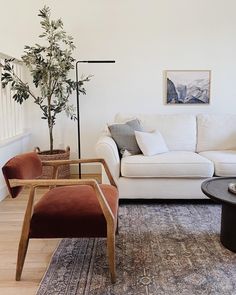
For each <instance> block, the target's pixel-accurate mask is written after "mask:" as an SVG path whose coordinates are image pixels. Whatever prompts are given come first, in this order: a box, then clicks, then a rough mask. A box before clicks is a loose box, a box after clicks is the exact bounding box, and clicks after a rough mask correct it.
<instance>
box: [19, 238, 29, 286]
mask: <svg viewBox="0 0 236 295" xmlns="http://www.w3.org/2000/svg"><path fill="white" fill-rule="evenodd" d="M28 244H29V238H25V237H23V236H22V237H21V239H20V243H19V247H18V257H17V265H16V281H20V279H21V274H22V270H23V266H24V262H25V256H26V252H27V249H28Z"/></svg>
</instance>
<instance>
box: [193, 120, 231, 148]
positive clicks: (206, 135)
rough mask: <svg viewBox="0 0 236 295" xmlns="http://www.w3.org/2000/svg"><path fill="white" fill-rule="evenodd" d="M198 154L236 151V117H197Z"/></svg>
mask: <svg viewBox="0 0 236 295" xmlns="http://www.w3.org/2000/svg"><path fill="white" fill-rule="evenodd" d="M197 131H198V132H197V134H198V135H197V152H203V151H217V150H234V149H236V115H229V114H227V115H215V114H214V115H212V114H200V115H198V116H197Z"/></svg>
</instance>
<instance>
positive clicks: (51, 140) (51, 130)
mask: <svg viewBox="0 0 236 295" xmlns="http://www.w3.org/2000/svg"><path fill="white" fill-rule="evenodd" d="M52 132H53V126H51V127H49V138H50V154H52V151H53V134H52Z"/></svg>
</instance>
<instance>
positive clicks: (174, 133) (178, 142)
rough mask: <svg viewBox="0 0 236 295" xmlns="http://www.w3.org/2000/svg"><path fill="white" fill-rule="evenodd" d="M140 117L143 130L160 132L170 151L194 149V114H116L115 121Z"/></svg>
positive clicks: (119, 121)
mask: <svg viewBox="0 0 236 295" xmlns="http://www.w3.org/2000/svg"><path fill="white" fill-rule="evenodd" d="M134 117H136V118H138V119H140V121H141V123H142V126H143V128H144V131H147V132H153V131H154V130H158V131H160V132H161V134H162V136H163V138H164V140H165V142H166V145H167V147H168V149H169V150H170V151H192V152H195V150H196V116H194V115H188V114H187V115H186V114H171V115H160V114H133V115H132V114H121V113H119V114H117V115H116V116H115V122H117V123H122V122H125V121H127V120H129V119H132V118H134Z"/></svg>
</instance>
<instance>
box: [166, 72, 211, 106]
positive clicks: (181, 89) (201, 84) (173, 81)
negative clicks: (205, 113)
mask: <svg viewBox="0 0 236 295" xmlns="http://www.w3.org/2000/svg"><path fill="white" fill-rule="evenodd" d="M165 73H166V95H165V96H166V103H167V104H209V101H210V78H211V71H208V70H204V71H165Z"/></svg>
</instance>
